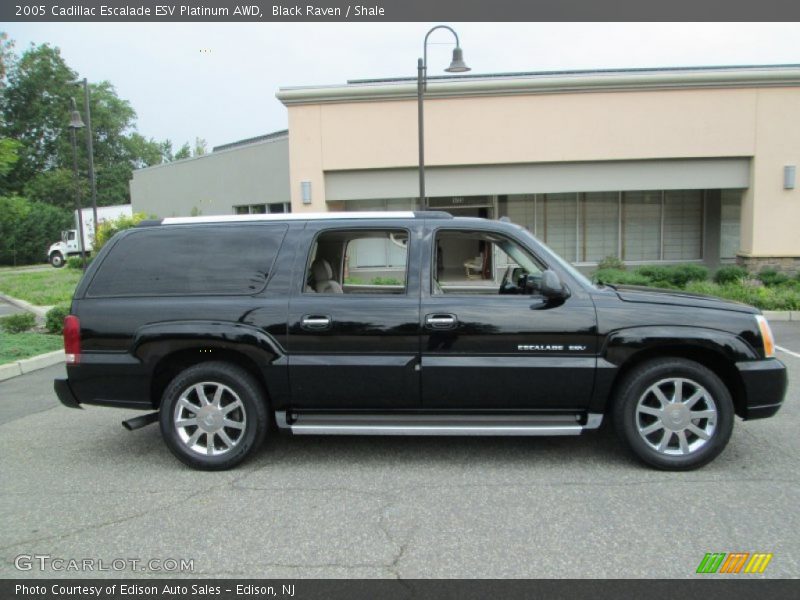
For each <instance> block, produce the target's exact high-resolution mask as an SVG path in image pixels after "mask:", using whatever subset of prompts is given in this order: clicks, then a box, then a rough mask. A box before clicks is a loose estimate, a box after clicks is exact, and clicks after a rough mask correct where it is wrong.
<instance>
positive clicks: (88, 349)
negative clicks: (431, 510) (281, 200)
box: [55, 212, 786, 470]
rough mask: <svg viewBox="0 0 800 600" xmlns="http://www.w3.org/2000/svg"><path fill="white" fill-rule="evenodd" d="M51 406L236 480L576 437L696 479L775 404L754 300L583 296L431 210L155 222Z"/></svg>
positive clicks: (130, 236) (119, 253) (107, 297)
mask: <svg viewBox="0 0 800 600" xmlns="http://www.w3.org/2000/svg"><path fill="white" fill-rule="evenodd" d="M64 340H65V350H66V355H67V379H58V380H56V381H55V390H56V393H57V394H58V397H59V399H60V400H61V402H62V403H63V404H65V405H67V406H69V407H73V408H79V407H81V405H89V404H95V405H102V406H118V407H125V408H134V409H142V410H146V411H149V414H147V415H144V416H141V417H137V418H134V419H131V420H129V421H126V422H125V423H124V425H126V426H127V427H128V428H129V429H135V428H137V427H139V426H142V425H145V424H147V423H150V422H155V421H159V423H160V427H161V432H162V435H163V438H164V440H165V442H166V444H167V446H168V447H169V449H170V450H171V451H172V452H173V453H174V454H175V456H177V457H178V458H179V459H180V460H181V461H183V462H184V463H186V464H188V465H190V466H192V467H197V468H201V469H224V468H229V467H232V466H233V465H235V464H237V463H239V462H240V461H242V460H243V459H244V458H246V457H247V456H249V455H251V454H252V453H253V452H255V451H256V449H257V448H258V447H259V446H260V444H261V443H262V442H263V440H264V438H265V436H266V435H267V434H268V432H270V431H275V428H274V427H273V425H277V428H279V429H281V430H286V431H289V432H291V433H293V434H315V435H325V434H334V435H578V434H581V433H582V432H584V431H587V430H591V429H597V428H598V427H599V426H600V425H601V423H602V422H603V421H604V420H609V421H611V422H613V425H614V426H615V429H616V430H617V432H618V434H619V436H620V437H621V439H622V441H623V442H624V443H625V444H626V445H627V446H628V447H629V448H630V449H631V450H632V451H633V453H634V454H635V455H636V456H637V457H638V458H640V459H641V460H642V461H644V462H645V463H647V464H649V465H651V466H654V467H657V468H661V469H676V470H677V469H691V468H696V467H699V466H701V465H704V464H706V463H708V462H709V461H710V460H712V459H713V458H714V457H716V456H717V455H718V454H719V453H720V452H721V451H722V450H723V449H724V447H725V445H726V444H727V442H728V439H729V438H730V436H731V432H732V430H733V422H734V416H735V415H738V416H739V417H741V418H742V419H745V420H750V419H758V418H763V417H770V416H772V415H774V414H775V413H776V412H777V411H778V409H779V408H780V406H781V402H782V401H783V396H784V393H785V391H786V371H785V367H784V365H783V364H782V363H781V362H780V361H779V360H777V359H776V358H775V357H774V341H773V338H772V333H771V331H770V328H769V325H768V323H767V321H766V320H765V319H764V317H763V316H762V315H761V314H760V312H759V311H758V310H757V309H755V308H752V307H750V306H746V305H743V304H737V303H733V302H727V301H723V300H719V299H715V298H710V297H703V296H694V295H690V294H685V293H681V292H674V291H664V290H656V289H646V288H631V287H622V286H618V287H617V286H603V285H594V284H593V283H592V282H590V281H589V280H588V279H586V278H585V277H584V276H583V275H582V274H580V273H579V272H578V271H576V270H575V269H574V268H573V267H572V266H570V265H569V264H568V263H566V262H565V261H564V260H562V259H561V258H559V257H558V256H557V255H556V254H554V253H553V252H552V251H551V250H550V249H548V248H547V247H546V246H545V245H543V244H542V243H541V242H539V241H538V240H537V239H536V238H535V237H534V236H533V235H531V234H530V233H529V232H528V231H527V230H525V229H524V228H522V227H519V226H517V225H514V224H512V223H511V222H508V221H504V220H500V221H489V220H485V219H478V218H453V217H452V216H451V215H449V214H447V213H442V212H395V213H393V212H383V213H326V214H324V215H313V214H291V215H253V216H247V215H245V216H241V215H236V216H223V217H192V218H169V219H163V220H161V221H151V222H145V223H142V224H141V225H139V226H138V227H136V228H134V229H130V230H128V231H124V232H121V233H119V234H117V235H116V236H115V237H114V238H113V239H112V240H111V241H110V242H109V243H108V244H106V246H105V247H104V248H103V249H102V251H101V252H100V253H99V255H98V256H97V258H96V259H95V261H94V262H93V263H92V264H91V266H90V267H89V269H88V270H87V271H86V273H85V275H84V277H83V279H82V280H81V282H80V284H79V285H78V287H77V289H76V291H75V296H74V299H73V301H72V307H71V314H70V316H68V317H67V318H66V320H65V325H64Z"/></svg>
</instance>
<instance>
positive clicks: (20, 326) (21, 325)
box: [0, 312, 36, 333]
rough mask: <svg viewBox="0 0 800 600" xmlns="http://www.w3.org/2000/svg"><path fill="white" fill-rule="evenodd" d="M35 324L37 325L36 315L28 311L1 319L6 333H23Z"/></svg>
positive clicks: (0, 322) (0, 321)
mask: <svg viewBox="0 0 800 600" xmlns="http://www.w3.org/2000/svg"><path fill="white" fill-rule="evenodd" d="M34 325H36V317H34V316H33V314H32V313H28V312H25V313H19V314H16V315H8V316H7V317H3V318H2V319H0V327H2V329H3V331H5V332H6V333H22V332H23V331H28V330H29V329H33V327H34Z"/></svg>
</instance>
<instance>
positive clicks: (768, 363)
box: [736, 358, 787, 419]
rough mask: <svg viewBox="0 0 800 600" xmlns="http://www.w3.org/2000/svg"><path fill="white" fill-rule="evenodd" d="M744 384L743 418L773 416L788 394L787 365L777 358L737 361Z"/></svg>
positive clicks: (741, 415)
mask: <svg viewBox="0 0 800 600" xmlns="http://www.w3.org/2000/svg"><path fill="white" fill-rule="evenodd" d="M736 368H737V369H738V370H739V375H740V376H741V378H742V383H743V384H744V398H745V402H744V406H743V407H741V409H742V414H740V415H739V416H740V417H742V418H743V419H764V418H766V417H771V416H772V415H774V414H775V413H776V412H778V410H779V409H780V407H781V404H783V397H784V395H785V394H786V386H787V377H786V366H785V365H784V364H783V363H782V362H781V361H779V360H778V359H777V358H770V359H767V360H754V361H747V362H739V363H736Z"/></svg>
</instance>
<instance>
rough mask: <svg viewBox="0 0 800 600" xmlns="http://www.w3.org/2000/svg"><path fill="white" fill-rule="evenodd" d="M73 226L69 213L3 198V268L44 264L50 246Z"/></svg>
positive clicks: (0, 239) (0, 211) (0, 222)
mask: <svg viewBox="0 0 800 600" xmlns="http://www.w3.org/2000/svg"><path fill="white" fill-rule="evenodd" d="M71 223H72V215H71V213H70V212H68V211H66V210H62V209H59V208H56V207H54V206H50V205H49V204H43V203H41V202H29V201H28V200H25V199H24V198H20V197H18V196H15V197H3V196H0V264H6V265H20V264H30V263H36V262H43V261H44V259H45V253H46V252H47V248H48V246H49V245H50V244H52V243H53V242H55V241H58V240H59V239H60V237H61V231H62V230H64V229H68V228H69V227H70V226H71Z"/></svg>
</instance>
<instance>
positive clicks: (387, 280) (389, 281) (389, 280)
mask: <svg viewBox="0 0 800 600" xmlns="http://www.w3.org/2000/svg"><path fill="white" fill-rule="evenodd" d="M370 283H371V284H372V285H403V282H402V281H400V280H399V279H395V278H394V277H373V278H372V281H371V282H370Z"/></svg>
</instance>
